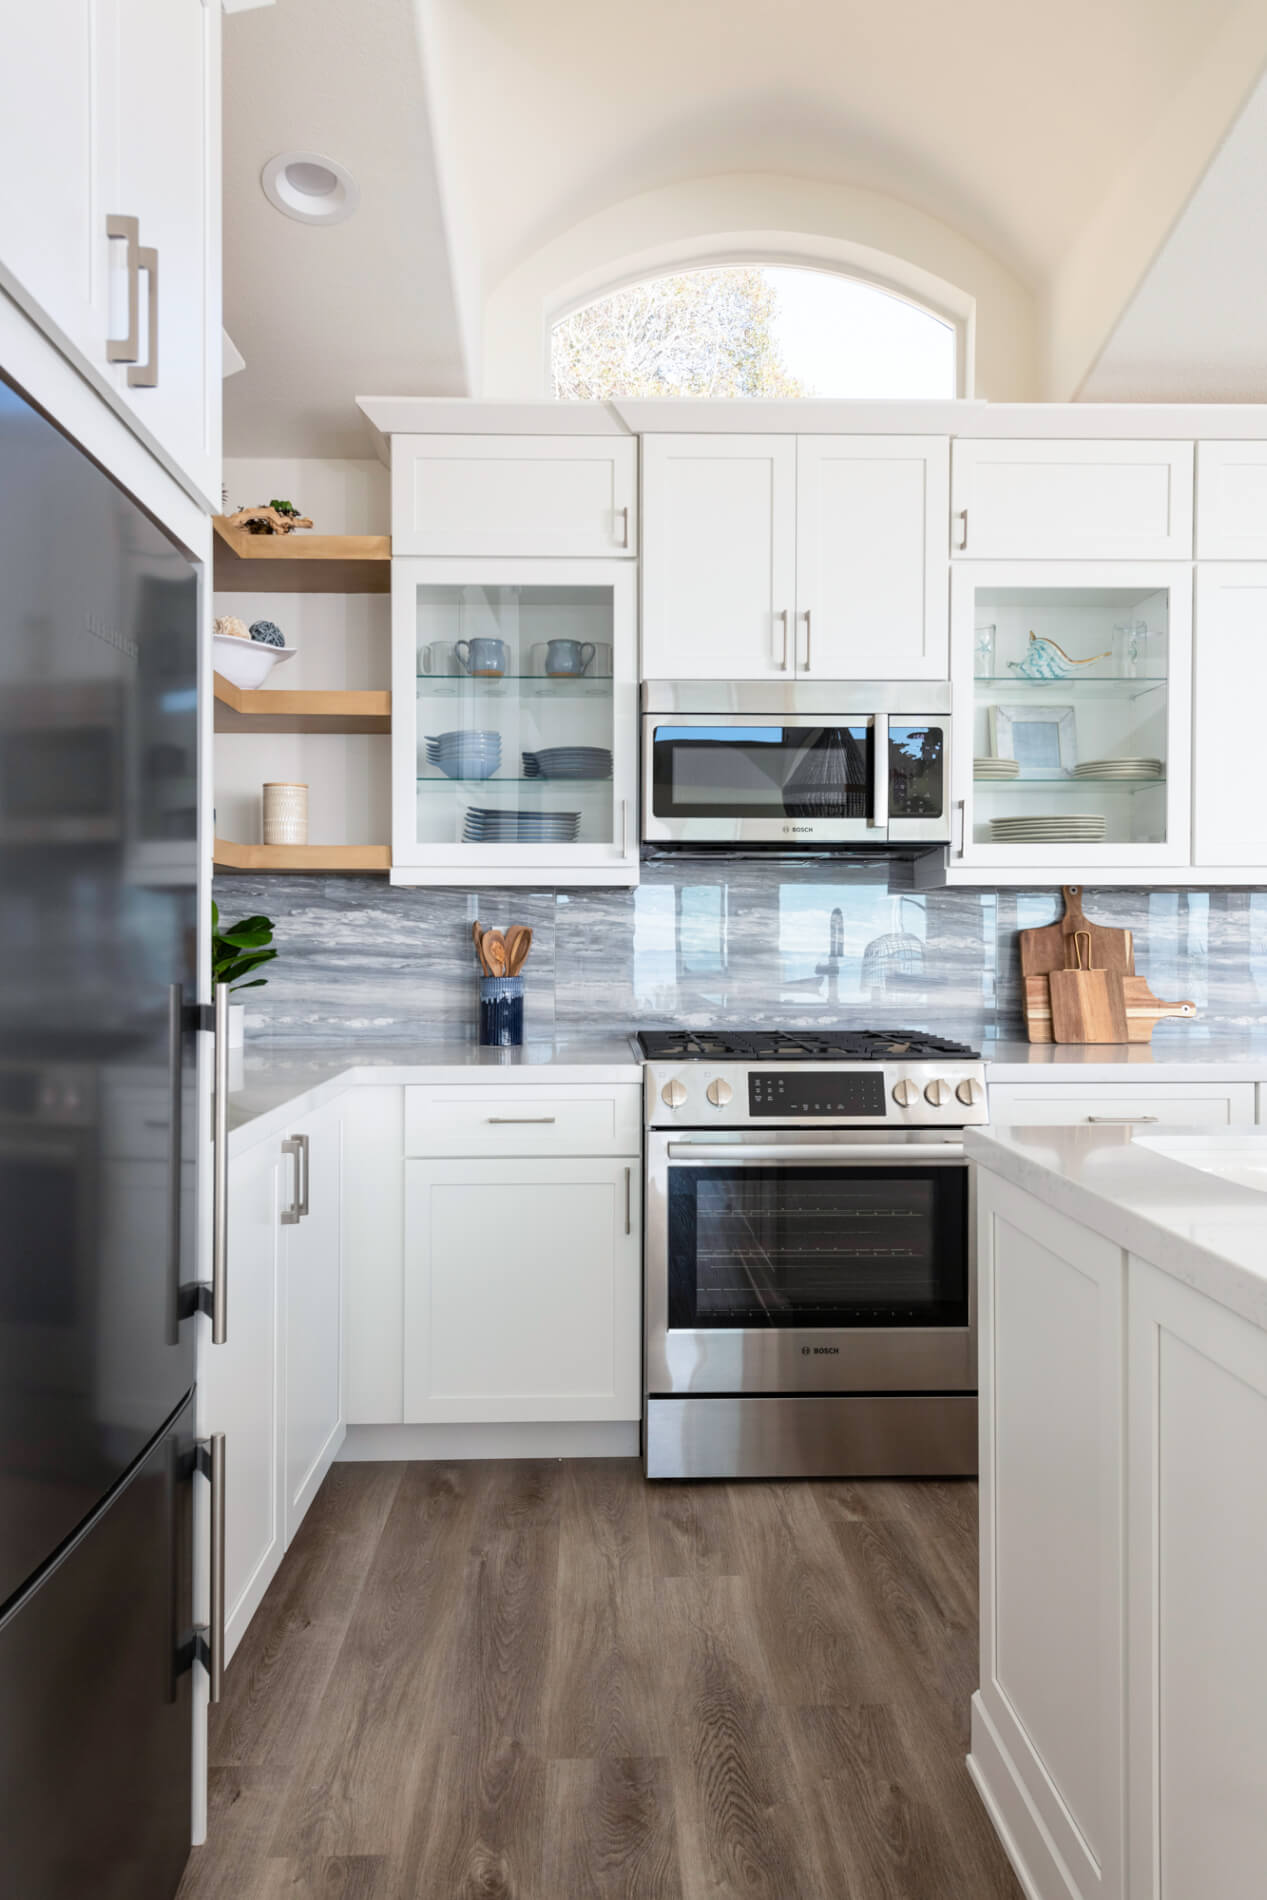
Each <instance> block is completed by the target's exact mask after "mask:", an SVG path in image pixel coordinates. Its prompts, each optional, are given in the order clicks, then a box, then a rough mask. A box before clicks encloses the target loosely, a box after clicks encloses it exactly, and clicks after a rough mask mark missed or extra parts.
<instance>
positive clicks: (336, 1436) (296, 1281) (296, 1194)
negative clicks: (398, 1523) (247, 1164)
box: [282, 1112, 344, 1546]
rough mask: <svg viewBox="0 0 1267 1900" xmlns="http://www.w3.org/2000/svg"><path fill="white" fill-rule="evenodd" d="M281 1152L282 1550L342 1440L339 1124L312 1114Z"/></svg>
mask: <svg viewBox="0 0 1267 1900" xmlns="http://www.w3.org/2000/svg"><path fill="white" fill-rule="evenodd" d="M298 1135H299V1139H300V1140H301V1141H302V1142H305V1143H306V1144H307V1147H306V1152H305V1151H304V1150H302V1149H301V1151H300V1152H299V1153H298V1154H294V1153H292V1154H288V1155H286V1157H285V1164H284V1169H283V1175H282V1183H283V1185H282V1191H283V1194H284V1195H285V1196H286V1197H287V1198H286V1200H285V1202H284V1209H285V1211H287V1212H292V1213H293V1212H294V1211H295V1210H296V1208H299V1209H300V1210H304V1207H305V1202H306V1211H301V1212H300V1218H299V1220H298V1221H294V1222H290V1223H288V1224H286V1225H285V1226H284V1227H283V1228H282V1232H283V1233H284V1234H285V1236H286V1249H285V1277H284V1286H283V1308H282V1311H283V1339H284V1361H283V1368H282V1379H283V1392H284V1410H283V1432H282V1462H283V1478H284V1485H285V1504H284V1513H285V1535H286V1543H287V1546H289V1544H290V1542H291V1539H292V1538H293V1537H294V1535H295V1532H296V1531H297V1530H298V1529H299V1526H300V1524H301V1523H302V1522H303V1518H304V1513H305V1512H306V1511H307V1509H308V1506H309V1505H310V1504H311V1503H312V1500H313V1498H314V1497H315V1496H316V1493H317V1488H318V1486H319V1485H320V1483H321V1480H322V1479H323V1478H324V1477H325V1475H326V1473H327V1471H328V1470H329V1469H330V1466H331V1464H332V1463H333V1462H334V1455H335V1453H336V1452H337V1450H338V1449H339V1446H340V1444H341V1443H342V1442H343V1435H344V1424H343V1367H342V1354H343V1239H342V1220H343V1209H342V1184H343V1122H342V1117H341V1116H340V1115H339V1114H337V1113H334V1112H329V1113H327V1114H325V1115H318V1116H314V1117H313V1119H312V1120H311V1121H308V1122H306V1123H305V1124H304V1125H303V1127H302V1128H301V1129H300V1130H299V1131H298Z"/></svg>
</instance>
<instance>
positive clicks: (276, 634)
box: [251, 620, 286, 647]
mask: <svg viewBox="0 0 1267 1900" xmlns="http://www.w3.org/2000/svg"><path fill="white" fill-rule="evenodd" d="M251 638H252V640H258V641H259V643H260V645H261V646H264V647H284V646H285V644H286V636H285V634H284V633H283V632H282V630H281V628H280V627H279V626H278V625H277V623H276V621H275V620H253V621H252V622H251Z"/></svg>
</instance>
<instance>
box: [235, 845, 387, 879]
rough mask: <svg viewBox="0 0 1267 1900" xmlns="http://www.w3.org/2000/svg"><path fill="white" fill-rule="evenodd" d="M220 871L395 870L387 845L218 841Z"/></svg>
mask: <svg viewBox="0 0 1267 1900" xmlns="http://www.w3.org/2000/svg"><path fill="white" fill-rule="evenodd" d="M215 867H216V869H217V870H218V871H379V872H384V873H385V872H387V871H390V870H391V868H392V851H391V846H390V845H387V844H235V843H234V842H233V840H232V839H231V838H217V839H216V843H215Z"/></svg>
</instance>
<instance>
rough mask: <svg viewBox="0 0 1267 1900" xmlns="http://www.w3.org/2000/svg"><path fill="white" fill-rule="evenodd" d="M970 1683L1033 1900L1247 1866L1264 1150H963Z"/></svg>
mask: <svg viewBox="0 0 1267 1900" xmlns="http://www.w3.org/2000/svg"><path fill="white" fill-rule="evenodd" d="M966 1147H967V1151H968V1153H969V1155H970V1157H971V1159H972V1160H973V1162H974V1163H975V1169H974V1173H975V1180H976V1191H977V1243H978V1273H979V1284H978V1297H979V1321H980V1354H981V1374H980V1386H981V1414H980V1416H981V1619H982V1627H981V1681H980V1687H979V1689H978V1692H977V1694H976V1695H975V1696H974V1698H973V1707H972V1751H971V1755H970V1757H969V1768H970V1770H971V1773H972V1775H973V1778H974V1780H975V1781H976V1783H977V1786H978V1788H979V1789H980V1791H981V1794H982V1797H983V1799H984V1801H985V1803H986V1805H987V1807H988V1809H989V1811H990V1814H991V1816H992V1818H993V1820H994V1823H995V1826H996V1828H997V1829H998V1832H999V1834H1000V1836H1001V1838H1002V1839H1003V1842H1004V1845H1005V1846H1006V1848H1007V1850H1008V1852H1009V1854H1010V1856H1011V1858H1012V1861H1013V1864H1014V1866H1015V1867H1016V1870H1017V1873H1018V1875H1019V1877H1020V1879H1021V1881H1022V1884H1023V1885H1024V1886H1025V1887H1026V1890H1027V1892H1028V1893H1030V1894H1031V1895H1032V1896H1034V1900H1072V1897H1074V1896H1076V1900H1091V1896H1094V1895H1099V1896H1103V1900H1155V1897H1156V1900H1180V1897H1181V1896H1182V1897H1183V1900H1187V1897H1188V1896H1190V1895H1191V1896H1195V1895H1202V1896H1209V1897H1210V1900H1250V1896H1251V1895H1252V1896H1258V1895H1260V1894H1261V1893H1262V1891H1263V1883H1264V1878H1265V1876H1264V1869H1265V1868H1267V1804H1264V1801H1263V1798H1262V1796H1263V1789H1264V1787H1265V1786H1267V1619H1264V1617H1263V1614H1262V1587H1263V1578H1264V1577H1265V1576H1267V1485H1265V1484H1264V1473H1265V1472H1267V1192H1264V1191H1263V1189H1261V1188H1259V1187H1257V1186H1255V1185H1252V1183H1253V1182H1254V1181H1255V1180H1258V1179H1261V1180H1262V1181H1263V1182H1264V1183H1267V1130H1256V1129H1253V1128H1248V1129H1247V1128H1235V1129H1227V1130H1222V1131H1219V1132H1217V1133H1213V1134H1212V1133H1211V1132H1210V1131H1209V1130H1199V1131H1193V1132H1192V1134H1190V1135H1186V1134H1183V1133H1181V1132H1179V1131H1176V1130H1174V1129H1169V1128H1168V1129H1166V1130H1165V1131H1164V1132H1162V1131H1159V1132H1156V1133H1149V1134H1148V1135H1142V1134H1141V1133H1140V1131H1138V1130H1135V1131H1132V1130H1131V1129H1130V1128H1123V1127H1103V1126H1102V1127H1089V1126H1086V1125H1080V1126H1071V1127H1050V1126H1048V1127H1037V1128H1025V1127H1010V1128H1007V1129H1004V1130H1000V1129H995V1130H991V1131H987V1130H969V1131H968V1133H967V1136H966Z"/></svg>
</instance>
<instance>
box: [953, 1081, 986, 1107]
mask: <svg viewBox="0 0 1267 1900" xmlns="http://www.w3.org/2000/svg"><path fill="white" fill-rule="evenodd" d="M955 1094H956V1095H957V1096H958V1097H959V1100H960V1101H961V1102H962V1103H963V1105H964V1107H965V1108H975V1107H976V1105H977V1103H978V1102H984V1100H985V1090H984V1089H983V1088H982V1086H981V1084H980V1083H979V1082H974V1081H973V1080H972V1077H971V1076H969V1078H968V1080H967V1081H966V1082H961V1083H960V1084H959V1087H958V1088H957V1089H956V1090H955Z"/></svg>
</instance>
